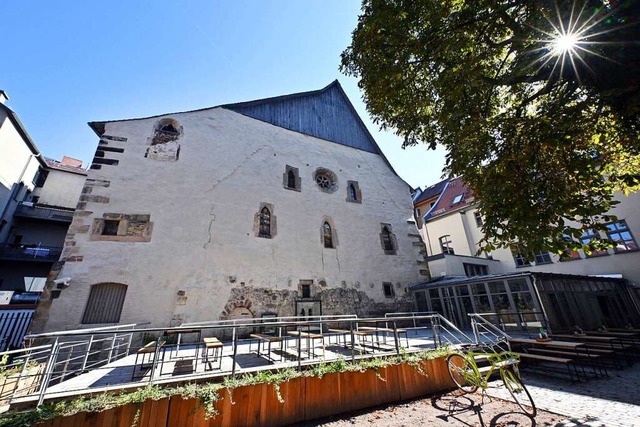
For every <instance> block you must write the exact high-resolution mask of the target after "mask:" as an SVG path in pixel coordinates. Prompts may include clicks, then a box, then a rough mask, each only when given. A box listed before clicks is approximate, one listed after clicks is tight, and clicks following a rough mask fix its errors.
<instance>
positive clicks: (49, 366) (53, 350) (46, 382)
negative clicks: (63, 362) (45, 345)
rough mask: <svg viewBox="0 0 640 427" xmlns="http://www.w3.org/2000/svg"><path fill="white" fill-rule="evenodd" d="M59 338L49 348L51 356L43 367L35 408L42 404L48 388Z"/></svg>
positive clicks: (56, 355)
mask: <svg viewBox="0 0 640 427" xmlns="http://www.w3.org/2000/svg"><path fill="white" fill-rule="evenodd" d="M59 339H60V338H56V340H55V342H54V343H53V346H52V347H51V355H50V356H49V358H48V359H47V365H46V367H45V374H44V378H43V379H42V384H41V385H40V395H39V396H38V404H37V406H40V405H42V402H44V394H45V392H46V390H47V387H48V386H49V381H50V380H51V375H52V374H53V365H54V363H55V360H56V358H57V357H58V348H59V345H60V344H59V343H58V340H59Z"/></svg>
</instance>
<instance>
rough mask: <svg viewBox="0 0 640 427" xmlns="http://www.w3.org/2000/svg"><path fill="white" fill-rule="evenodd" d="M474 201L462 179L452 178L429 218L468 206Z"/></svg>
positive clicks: (471, 193)
mask: <svg viewBox="0 0 640 427" xmlns="http://www.w3.org/2000/svg"><path fill="white" fill-rule="evenodd" d="M474 201H475V198H474V196H473V192H472V191H471V189H469V187H468V186H467V184H466V183H465V182H464V181H463V180H462V178H460V177H458V178H453V179H452V180H451V181H449V185H447V188H446V189H445V190H444V193H443V194H442V196H440V200H439V201H438V204H437V205H436V206H434V207H433V210H432V212H431V217H430V219H432V218H436V217H440V216H443V215H446V214H448V213H449V212H453V211H456V210H458V209H460V208H463V207H466V206H469V205H470V204H472V203H473V202H474Z"/></svg>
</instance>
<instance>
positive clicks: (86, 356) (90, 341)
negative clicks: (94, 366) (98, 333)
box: [81, 335, 93, 373]
mask: <svg viewBox="0 0 640 427" xmlns="http://www.w3.org/2000/svg"><path fill="white" fill-rule="evenodd" d="M92 345H93V335H91V338H89V344H88V345H87V352H86V354H85V355H84V360H83V361H82V369H81V371H82V372H83V373H84V370H85V368H86V367H87V360H89V353H91V346H92Z"/></svg>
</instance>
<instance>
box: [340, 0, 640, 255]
mask: <svg viewBox="0 0 640 427" xmlns="http://www.w3.org/2000/svg"><path fill="white" fill-rule="evenodd" d="M638 4H639V2H638V1H637V0H628V1H617V2H615V1H613V0H610V1H605V0H572V1H565V0H557V1H552V0H364V1H363V5H362V15H361V16H360V18H359V22H358V26H357V28H356V29H355V30H354V32H353V38H352V42H351V45H350V46H349V47H348V48H347V49H346V50H345V51H344V52H343V53H342V65H341V70H342V71H343V72H344V73H346V74H347V75H353V76H356V77H358V78H359V79H360V80H359V85H360V88H361V89H363V92H364V101H365V103H366V105H367V108H368V110H369V112H370V113H371V114H372V115H373V118H374V121H375V122H376V123H377V124H379V125H380V126H381V128H383V129H385V128H391V129H394V130H395V132H397V134H398V135H400V136H402V137H403V138H404V144H403V148H404V147H408V146H412V145H415V144H419V143H426V144H428V146H429V147H430V148H435V147H436V146H437V145H442V146H444V147H445V149H446V150H447V153H448V154H447V157H446V166H445V170H444V171H443V172H444V173H445V174H447V175H454V176H463V177H464V179H465V181H466V182H467V183H468V184H469V186H470V187H471V189H472V190H473V192H474V194H475V197H476V199H477V200H478V202H479V206H480V210H481V213H482V214H483V215H484V217H485V222H484V230H483V231H484V233H485V236H486V237H485V239H484V240H483V241H482V242H481V246H482V248H483V249H484V250H487V251H489V250H492V249H495V248H496V247H511V248H514V249H516V250H519V251H520V252H522V253H527V254H529V255H531V254H532V253H534V252H537V251H541V250H551V251H553V252H554V253H559V254H562V253H563V251H565V252H566V251H567V250H568V249H578V248H582V247H581V246H580V244H579V243H578V242H577V240H576V239H578V238H579V237H580V236H581V235H582V233H583V232H584V231H586V230H587V229H594V230H604V225H603V224H604V223H606V222H609V221H611V220H613V219H615V217H613V216H609V215H607V212H608V211H609V210H610V209H611V208H612V207H613V206H614V205H615V203H616V202H615V200H613V194H614V192H616V191H623V192H626V193H628V192H631V191H636V190H638V189H640V155H639V154H640V143H639V136H640V118H639V117H640V114H639V112H640V37H639V34H640V27H639V26H638V17H639V11H638V9H639V7H640V6H638ZM523 243H526V245H523ZM610 244H611V242H607V241H606V240H605V241H592V242H591V243H590V244H589V245H588V246H585V247H584V248H583V249H585V250H586V251H587V252H590V251H592V250H596V249H601V248H603V247H605V246H607V245H610Z"/></svg>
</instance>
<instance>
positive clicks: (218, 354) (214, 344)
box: [202, 337, 224, 371]
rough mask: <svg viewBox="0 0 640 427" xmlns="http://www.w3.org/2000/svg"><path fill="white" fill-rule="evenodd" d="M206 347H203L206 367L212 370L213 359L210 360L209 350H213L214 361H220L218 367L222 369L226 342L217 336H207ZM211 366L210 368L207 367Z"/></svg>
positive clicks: (203, 358) (203, 359)
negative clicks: (223, 342)
mask: <svg viewBox="0 0 640 427" xmlns="http://www.w3.org/2000/svg"><path fill="white" fill-rule="evenodd" d="M202 341H203V342H204V347H203V349H202V361H203V362H204V363H205V365H204V369H205V371H206V370H211V369H213V368H212V367H211V361H210V360H209V351H210V350H213V354H211V356H213V361H214V362H215V361H216V360H217V361H218V369H222V351H223V349H224V344H222V342H220V340H219V339H218V338H216V337H207V338H203V340H202ZM207 367H209V369H207Z"/></svg>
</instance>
